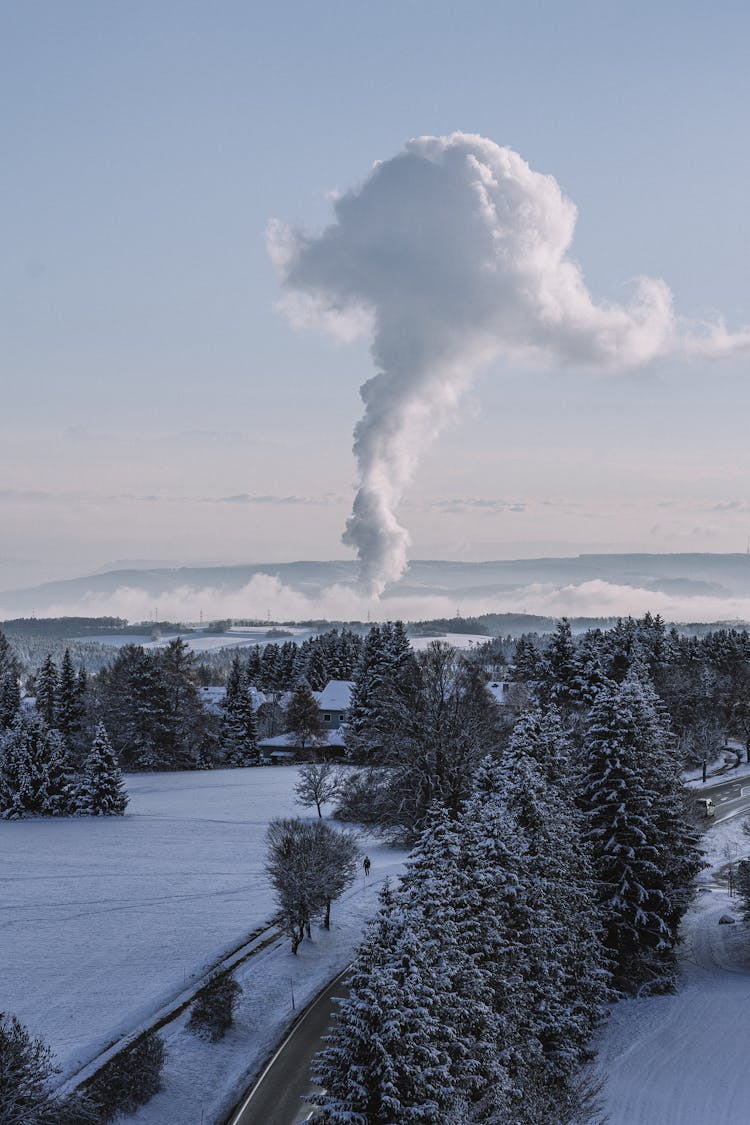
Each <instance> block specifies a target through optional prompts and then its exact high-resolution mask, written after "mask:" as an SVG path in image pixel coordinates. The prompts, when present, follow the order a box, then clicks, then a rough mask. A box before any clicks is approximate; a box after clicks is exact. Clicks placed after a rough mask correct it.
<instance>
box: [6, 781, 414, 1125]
mask: <svg viewBox="0 0 750 1125" xmlns="http://www.w3.org/2000/svg"><path fill="white" fill-rule="evenodd" d="M296 775H297V770H296V768H294V767H268V768H264V769H258V768H256V769H244V770H214V771H210V772H190V773H188V772H186V773H164V774H131V775H128V776H127V778H126V782H127V786H128V790H129V792H130V797H131V803H130V806H129V809H128V813H127V815H126V816H125V817H123V818H122V819H120V818H116V819H74V818H71V819H60V820H27V821H18V822H15V823H8V822H0V892H1V897H0V965H2V973H1V975H0V1011H2V1010H6V1011H9V1012H13V1013H15V1014H16V1015H18V1017H19V1018H20V1019H21V1020H22V1021H23V1022H24V1023H26V1024H27V1025H28V1026H29V1028H30V1029H31V1031H32V1032H33V1033H34V1034H35V1035H40V1036H42V1037H43V1038H44V1039H45V1040H46V1041H47V1042H49V1043H50V1045H51V1046H52V1047H53V1049H54V1050H55V1052H56V1053H57V1055H58V1059H59V1062H60V1064H61V1065H62V1067H63V1070H64V1071H65V1072H71V1071H73V1070H75V1069H77V1067H78V1065H80V1064H82V1063H83V1062H85V1061H87V1060H88V1059H89V1058H90V1057H91V1056H92V1055H93V1054H94V1053H95V1051H96V1050H97V1049H98V1048H99V1047H102V1046H104V1045H105V1044H106V1043H108V1042H109V1041H110V1040H111V1039H112V1038H113V1037H114V1036H116V1035H119V1034H124V1033H126V1032H128V1031H130V1030H132V1029H133V1028H134V1027H136V1026H137V1025H138V1024H140V1023H141V1022H142V1021H144V1020H145V1019H147V1017H148V1016H150V1015H151V1013H153V1012H154V1011H155V1010H156V1009H157V1008H159V1007H160V1006H161V1005H162V1004H164V1003H166V1002H167V1001H169V1000H170V999H171V998H172V997H173V996H174V995H176V994H177V993H179V992H181V991H182V990H183V988H184V987H185V986H186V985H189V984H190V982H191V979H199V978H200V977H201V976H202V975H203V973H204V972H205V971H206V970H207V969H208V968H209V967H210V966H211V965H212V964H213V963H214V962H215V961H216V960H217V959H218V958H219V957H220V956H221V955H222V954H223V953H225V952H227V951H229V950H231V949H233V948H234V947H235V946H237V945H238V944H239V943H240V942H241V941H242V940H243V938H244V937H245V936H246V935H247V934H248V933H249V932H250V931H251V930H253V929H254V928H257V927H258V926H259V925H261V924H262V923H264V922H265V921H267V920H268V918H269V916H270V914H271V913H272V896H271V891H270V888H269V886H268V883H267V880H266V875H265V872H264V848H263V836H264V833H265V828H266V825H267V823H268V821H269V820H270V819H271V818H272V817H274V816H286V815H292V816H294V815H299V814H302V815H307V811H308V810H302V809H300V807H299V806H298V805H296V804H295V802H294V793H293V789H294V783H295V781H296ZM366 846H367V848H368V850H369V849H370V841H369V840H367V841H366ZM370 854H371V856H373V851H370ZM386 856H388V860H387V862H388V864H389V865H390V866H391V867H392V868H393V870H396V869H397V868H398V866H399V864H400V862H401V858H402V857H401V855H400V854H399V853H393V854H392V855H390V854H389V853H387V852H385V850H384V851H383V858H382V859H381V858H380V857H379V858H378V862H377V863H375V862H374V864H373V866H374V868H375V869H376V870H377V868H378V867H379V868H380V874H382V873H384V868H385V866H386V858H385V857H386ZM373 859H374V856H373ZM370 897H371V896H369V895H368V896H365V898H363V897H362V895H361V894H360V896H359V898H358V897H357V895H356V894H355V895H353V896H351V903H352V905H351V911H352V916H353V918H354V919H355V921H354V922H353V923H352V924H353V925H354V926H355V928H356V926H357V925H358V924H359V923H357V922H356V918H357V917H358V914H359V912H361V911H365V912H367V911H368V910H369V909H370V905H369V901H370ZM365 903H366V905H365ZM316 948H319V946H318V945H316ZM307 955H308V951H307V950H305V954H304V955H303V961H304V959H305V957H307ZM300 963H302V962H300ZM287 984H288V982H287ZM255 1018H257V1015H256V1017H255ZM164 1120H172V1119H171V1118H169V1119H164ZM175 1120H177V1119H176V1118H175ZM183 1120H187V1118H184V1119H183Z"/></svg>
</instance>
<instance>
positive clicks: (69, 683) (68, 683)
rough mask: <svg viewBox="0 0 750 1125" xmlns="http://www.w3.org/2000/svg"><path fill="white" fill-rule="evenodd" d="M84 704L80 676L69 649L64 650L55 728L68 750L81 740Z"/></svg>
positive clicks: (72, 748) (58, 686) (58, 687)
mask: <svg viewBox="0 0 750 1125" xmlns="http://www.w3.org/2000/svg"><path fill="white" fill-rule="evenodd" d="M83 715H84V703H83V692H82V685H81V678H80V675H79V674H78V673H77V672H76V670H75V668H74V666H73V660H72V658H71V655H70V649H67V648H66V649H65V653H64V655H63V659H62V663H61V665H60V676H59V679H58V685H57V699H56V707H55V726H56V728H57V730H59V731H60V733H61V734H62V736H63V738H64V739H65V743H66V745H67V747H68V749H69V750H74V749H75V748H76V747H77V746H78V743H79V740H80V738H81V729H82V725H83Z"/></svg>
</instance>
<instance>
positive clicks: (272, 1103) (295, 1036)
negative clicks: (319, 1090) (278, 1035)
mask: <svg viewBox="0 0 750 1125" xmlns="http://www.w3.org/2000/svg"><path fill="white" fill-rule="evenodd" d="M343 975H344V974H343V973H342V974H339V976H338V977H336V978H335V979H334V980H333V981H332V982H331V983H330V984H329V985H328V987H327V988H326V990H325V991H324V992H323V993H321V995H320V996H319V997H318V999H317V1000H315V1001H314V1002H313V1004H312V1005H311V1006H310V1007H309V1008H308V1009H307V1010H306V1011H305V1013H304V1015H303V1016H302V1018H301V1019H300V1021H299V1023H297V1024H295V1025H294V1027H293V1028H292V1030H291V1031H290V1033H289V1035H288V1036H287V1037H286V1039H285V1040H284V1042H283V1043H282V1044H281V1046H280V1047H279V1048H278V1050H277V1051H276V1053H275V1054H274V1056H273V1058H272V1059H271V1061H270V1063H269V1064H268V1066H267V1067H266V1069H265V1070H264V1071H263V1073H262V1074H261V1076H260V1078H259V1079H258V1081H257V1083H256V1084H255V1086H254V1087H253V1089H252V1090H251V1091H250V1093H249V1094H247V1095H246V1096H245V1098H244V1099H243V1101H242V1102H241V1103H240V1105H239V1107H238V1109H237V1110H235V1112H234V1114H233V1116H232V1117H230V1119H229V1125H296V1123H297V1122H300V1121H307V1120H308V1119H309V1118H310V1115H311V1113H312V1111H313V1107H312V1106H311V1105H310V1104H309V1103H308V1102H303V1101H302V1097H303V1095H304V1094H311V1093H312V1092H313V1090H314V1089H315V1087H314V1086H313V1083H312V1082H311V1081H310V1064H311V1062H312V1059H313V1055H315V1053H316V1052H317V1051H319V1050H320V1040H321V1037H322V1036H323V1035H325V1034H326V1032H327V1030H328V1027H329V1025H330V1022H331V1014H332V1012H333V1010H334V1008H335V1004H334V1003H333V997H334V996H345V995H346V989H345V987H344V985H343V984H342V982H341V977H342V976H343Z"/></svg>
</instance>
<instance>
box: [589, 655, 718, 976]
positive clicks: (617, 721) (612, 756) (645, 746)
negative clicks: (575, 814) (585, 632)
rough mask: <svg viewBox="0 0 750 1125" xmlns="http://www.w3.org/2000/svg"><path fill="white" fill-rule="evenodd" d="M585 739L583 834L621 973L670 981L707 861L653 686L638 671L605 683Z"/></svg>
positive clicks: (608, 940) (609, 942) (617, 971)
mask: <svg viewBox="0 0 750 1125" xmlns="http://www.w3.org/2000/svg"><path fill="white" fill-rule="evenodd" d="M586 744H587V767H588V777H587V781H586V784H585V786H584V789H583V807H584V810H585V813H586V818H587V830H586V838H587V840H588V842H589V844H590V846H591V851H592V856H593V863H594V870H595V873H596V876H597V880H598V897H599V901H600V904H601V907H602V911H603V917H604V924H605V933H606V944H607V946H608V948H609V950H610V952H611V955H612V957H613V959H614V962H615V982H616V984H617V985H618V987H620V988H622V989H624V990H626V991H630V990H633V989H635V988H637V987H639V986H641V985H644V984H649V983H651V984H652V986H653V987H655V988H658V987H664V986H668V985H669V984H670V983H671V979H672V976H673V958H672V953H673V950H674V946H675V943H676V941H677V924H678V922H679V918H680V917H681V915H682V913H683V912H684V909H685V907H686V904H687V897H688V893H689V884H690V881H691V880H692V878H693V876H694V875H695V873H696V871H697V870H698V867H699V865H700V861H699V857H698V853H697V848H696V845H695V837H694V835H693V834H691V832H690V830H689V828H688V827H687V825H686V824H685V821H684V818H683V816H682V800H681V796H680V795H679V793H678V790H677V784H676V781H675V772H676V771H675V763H674V758H673V756H672V752H671V750H670V740H669V735H668V732H667V731H666V730H665V728H664V726H663V724H662V722H661V721H660V719H659V715H658V713H657V710H656V708H655V706H654V702H653V697H652V695H651V692H650V691H645V690H644V687H643V685H642V684H641V683H640V682H639V681H638V680H637V679H636V678H634V677H631V678H629V679H626V680H625V681H624V682H623V683H621V684H619V685H617V686H615V687H610V688H605V689H604V690H603V691H601V692H600V693H599V695H598V696H597V699H596V701H595V703H594V705H593V707H592V709H591V714H590V717H589V721H588V725H587V734H586Z"/></svg>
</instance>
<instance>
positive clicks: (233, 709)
mask: <svg viewBox="0 0 750 1125" xmlns="http://www.w3.org/2000/svg"><path fill="white" fill-rule="evenodd" d="M222 710H223V714H222V719H221V727H220V729H219V754H220V757H221V760H222V761H223V762H224V763H225V764H226V765H229V766H254V765H257V764H258V760H259V751H258V732H257V726H256V722H255V712H254V711H253V703H252V689H251V687H250V682H249V679H248V677H247V672H246V669H245V668H244V666H243V664H242V660H241V658H240V655H239V653H238V652H235V653H234V654H233V656H232V664H231V666H230V669H229V675H228V678H227V690H226V695H225V696H224V702H223V707H222Z"/></svg>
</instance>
